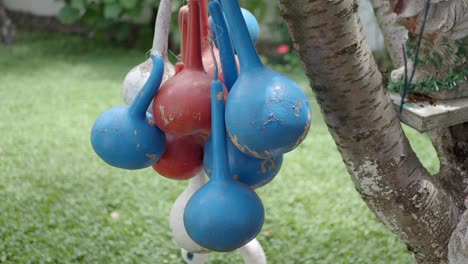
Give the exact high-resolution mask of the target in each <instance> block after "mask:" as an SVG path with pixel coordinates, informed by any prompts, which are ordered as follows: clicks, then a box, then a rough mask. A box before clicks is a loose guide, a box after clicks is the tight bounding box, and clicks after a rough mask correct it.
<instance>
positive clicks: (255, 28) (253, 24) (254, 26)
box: [209, 0, 260, 45]
mask: <svg viewBox="0 0 468 264" xmlns="http://www.w3.org/2000/svg"><path fill="white" fill-rule="evenodd" d="M214 1H216V0H212V1H211V2H214ZM241 11H242V16H243V17H244V21H245V24H246V25H247V30H248V31H249V35H250V39H251V40H252V42H253V43H254V44H255V43H257V41H258V37H259V36H260V25H259V24H258V20H257V18H256V17H255V16H254V15H253V14H252V13H251V12H250V11H249V10H247V9H245V8H241ZM210 12H211V10H210ZM212 15H213V14H212ZM209 23H210V29H211V31H212V34H214V32H213V30H214V27H213V18H212V17H211V16H210V17H209ZM216 45H218V44H217V43H216Z"/></svg>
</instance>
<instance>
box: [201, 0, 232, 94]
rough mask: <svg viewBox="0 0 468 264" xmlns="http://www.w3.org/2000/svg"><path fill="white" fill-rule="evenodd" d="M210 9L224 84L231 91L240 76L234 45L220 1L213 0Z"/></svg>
mask: <svg viewBox="0 0 468 264" xmlns="http://www.w3.org/2000/svg"><path fill="white" fill-rule="evenodd" d="M208 9H209V10H210V13H211V16H210V19H213V20H212V21H211V20H210V25H211V31H212V34H213V35H214V42H215V43H216V44H217V46H218V49H219V57H220V60H221V67H222V69H223V75H224V84H225V85H226V88H227V90H228V91H230V90H231V87H232V86H233V85H234V83H235V82H236V80H237V76H238V71H237V62H236V59H235V56H234V47H233V46H232V40H231V37H230V36H229V34H228V29H227V25H226V21H225V20H224V15H223V13H222V11H221V6H220V4H219V2H218V1H216V0H213V1H211V2H210V3H209V5H208Z"/></svg>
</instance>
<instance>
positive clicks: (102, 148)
mask: <svg viewBox="0 0 468 264" xmlns="http://www.w3.org/2000/svg"><path fill="white" fill-rule="evenodd" d="M151 60H152V61H153V68H152V70H151V73H150V76H149V78H148V80H147V81H146V83H145V84H144V86H143V88H142V89H141V90H140V91H139V93H138V95H137V96H136V97H135V99H134V101H133V102H132V104H131V105H130V106H117V107H113V108H111V109H109V110H107V111H105V112H104V113H102V114H101V115H100V116H99V117H98V118H97V119H96V121H95V122H94V125H93V127H92V129H91V144H92V146H93V149H94V151H95V152H96V154H97V155H98V156H99V157H100V158H101V159H103V160H104V161H105V162H106V163H108V164H109V165H112V166H115V167H118V168H122V169H128V170H135V169H143V168H146V167H148V166H151V164H153V163H155V162H156V161H158V160H159V158H160V157H161V155H162V154H163V152H164V149H165V146H166V138H165V135H164V133H163V132H162V131H161V130H160V129H159V128H158V127H157V126H156V125H155V124H154V122H153V121H152V117H151V115H150V114H149V113H147V112H146V109H147V108H148V106H149V105H150V103H151V100H152V99H153V97H154V95H155V94H156V93H157V91H158V89H159V85H160V84H161V80H162V76H163V73H164V58H163V56H162V55H161V53H160V52H159V51H153V52H152V53H151Z"/></svg>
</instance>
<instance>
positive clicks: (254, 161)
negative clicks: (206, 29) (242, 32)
mask: <svg viewBox="0 0 468 264" xmlns="http://www.w3.org/2000/svg"><path fill="white" fill-rule="evenodd" d="M208 8H209V10H210V13H211V16H212V18H213V23H214V24H213V25H216V26H215V27H214V28H213V30H214V31H215V34H216V38H215V40H217V41H218V43H219V46H218V47H219V52H220V57H221V65H222V67H223V73H224V83H225V84H226V87H227V89H228V90H230V88H231V87H232V86H233V84H234V83H235V81H236V80H237V76H238V73H237V64H236V62H235V60H234V51H233V48H232V42H231V38H230V37H229V34H223V32H228V31H227V26H226V22H225V20H224V16H223V14H222V11H221V6H220V5H219V2H218V1H216V0H213V1H211V2H210V4H209V6H208ZM211 139H212V138H211V137H209V138H208V140H207V141H206V143H205V147H204V153H205V155H204V156H203V168H204V169H205V172H206V174H207V175H208V176H210V177H211V172H212V168H213V152H212V141H211ZM227 151H228V157H229V168H230V172H231V176H232V177H233V179H234V180H237V181H240V182H242V183H245V184H247V185H249V186H250V187H251V188H259V187H261V186H263V185H265V184H267V183H269V182H270V181H271V180H272V179H273V178H274V177H275V176H276V175H277V174H278V172H279V170H280V168H281V164H282V162H283V156H282V155H280V156H278V157H274V158H268V159H258V158H254V157H251V156H249V155H247V154H244V153H243V152H241V151H240V150H238V149H237V148H236V147H235V146H234V145H233V144H232V142H231V141H230V140H228V142H227Z"/></svg>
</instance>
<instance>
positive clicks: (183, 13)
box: [178, 5, 188, 63]
mask: <svg viewBox="0 0 468 264" xmlns="http://www.w3.org/2000/svg"><path fill="white" fill-rule="evenodd" d="M187 19H188V6H187V5H184V6H182V7H181V8H180V9H179V14H178V22H179V31H180V39H181V41H180V55H181V61H182V62H184V63H185V59H186V55H187V32H188V30H187V27H188V25H187Z"/></svg>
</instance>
